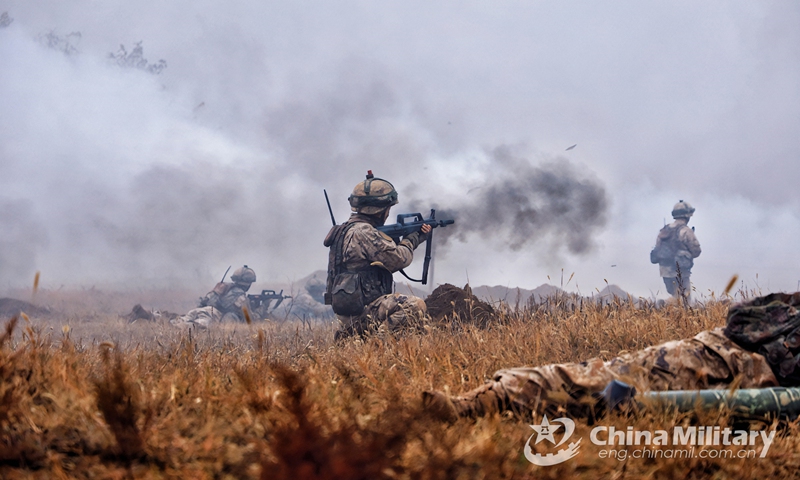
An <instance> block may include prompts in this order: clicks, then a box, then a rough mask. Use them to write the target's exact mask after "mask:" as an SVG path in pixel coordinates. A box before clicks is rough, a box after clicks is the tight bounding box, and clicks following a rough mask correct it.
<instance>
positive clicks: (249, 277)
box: [231, 265, 256, 286]
mask: <svg viewBox="0 0 800 480" xmlns="http://www.w3.org/2000/svg"><path fill="white" fill-rule="evenodd" d="M231 280H233V282H234V283H243V284H246V285H248V286H249V285H250V284H251V283H253V282H255V281H256V272H255V270H253V269H252V268H250V267H248V266H247V265H245V266H243V267H241V268H237V269H236V270H235V271H234V272H233V275H231Z"/></svg>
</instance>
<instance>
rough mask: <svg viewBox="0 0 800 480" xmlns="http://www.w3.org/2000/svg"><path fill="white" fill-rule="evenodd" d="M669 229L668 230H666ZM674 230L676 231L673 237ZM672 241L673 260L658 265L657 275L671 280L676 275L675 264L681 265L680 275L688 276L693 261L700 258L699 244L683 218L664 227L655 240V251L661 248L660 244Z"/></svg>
mask: <svg viewBox="0 0 800 480" xmlns="http://www.w3.org/2000/svg"><path fill="white" fill-rule="evenodd" d="M668 229H669V230H668ZM674 230H677V235H675V234H674V233H675V232H674ZM670 238H671V239H672V240H671V241H672V242H673V245H672V248H673V250H674V251H675V260H673V261H671V262H667V263H662V264H659V273H660V274H661V276H662V277H667V278H673V277H676V276H677V275H678V271H677V267H676V266H675V263H679V264H681V273H682V274H686V275H689V274H690V273H691V270H692V266H693V265H694V262H693V259H695V258H697V257H699V256H700V253H701V251H702V250H701V249H700V242H699V241H698V240H697V237H696V236H695V234H694V230H692V229H691V228H690V227H689V225H687V221H686V220H685V219H683V218H679V219H676V220H675V221H674V222H672V223H671V224H669V225H667V226H666V227H664V228H663V229H662V230H661V232H659V234H658V237H657V238H656V249H658V248H660V247H661V243H662V242H664V241H669V240H665V239H670Z"/></svg>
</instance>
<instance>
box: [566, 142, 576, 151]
mask: <svg viewBox="0 0 800 480" xmlns="http://www.w3.org/2000/svg"><path fill="white" fill-rule="evenodd" d="M577 146H578V144H577V143H576V144H575V145H572V146H571V147H567V150H572V149H573V148H575V147H577ZM567 150H564V151H567Z"/></svg>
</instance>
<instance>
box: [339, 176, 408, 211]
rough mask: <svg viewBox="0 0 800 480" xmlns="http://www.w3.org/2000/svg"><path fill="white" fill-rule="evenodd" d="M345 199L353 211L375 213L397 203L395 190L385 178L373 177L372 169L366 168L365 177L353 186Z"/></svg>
mask: <svg viewBox="0 0 800 480" xmlns="http://www.w3.org/2000/svg"><path fill="white" fill-rule="evenodd" d="M347 200H348V201H349V202H350V209H351V210H353V211H354V212H358V213H364V214H366V215H375V214H376V213H380V212H382V211H383V210H385V209H387V208H389V207H391V206H392V205H397V190H395V189H394V185H392V184H391V183H389V182H387V181H386V180H384V179H382V178H375V176H374V175H373V174H372V170H367V179H366V180H364V181H363V182H360V183H359V184H358V185H356V186H355V188H353V193H352V194H351V195H350V196H349V197H348V198H347Z"/></svg>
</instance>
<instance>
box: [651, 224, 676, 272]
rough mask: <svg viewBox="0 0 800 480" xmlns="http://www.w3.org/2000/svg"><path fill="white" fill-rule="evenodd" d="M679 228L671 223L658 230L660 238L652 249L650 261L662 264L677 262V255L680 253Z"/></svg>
mask: <svg viewBox="0 0 800 480" xmlns="http://www.w3.org/2000/svg"><path fill="white" fill-rule="evenodd" d="M679 232H680V227H679V228H673V227H671V226H669V225H666V226H664V228H662V229H661V230H660V231H659V232H658V239H657V240H656V246H655V247H654V248H653V249H652V250H651V251H650V263H658V264H660V265H673V266H674V264H675V257H676V256H677V254H678V249H679V248H680V247H679V245H678V233H679Z"/></svg>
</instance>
